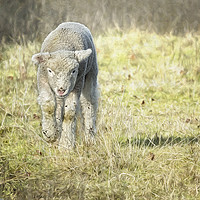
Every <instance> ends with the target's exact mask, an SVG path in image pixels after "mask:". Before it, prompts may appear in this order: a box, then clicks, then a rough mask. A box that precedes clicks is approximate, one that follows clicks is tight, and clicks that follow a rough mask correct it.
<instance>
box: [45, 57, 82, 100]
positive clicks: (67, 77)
mask: <svg viewBox="0 0 200 200" xmlns="http://www.w3.org/2000/svg"><path fill="white" fill-rule="evenodd" d="M78 67H79V63H78V61H77V60H76V59H75V58H74V59H72V58H65V57H63V58H62V57H61V56H59V57H55V58H54V59H53V58H52V59H51V60H49V62H48V63H47V65H46V70H47V76H48V82H49V85H50V87H51V89H52V90H53V91H54V93H55V94H56V96H58V97H60V98H62V97H65V96H67V95H68V94H69V93H70V92H71V91H72V90H73V88H74V86H75V83H76V78H77V75H78Z"/></svg>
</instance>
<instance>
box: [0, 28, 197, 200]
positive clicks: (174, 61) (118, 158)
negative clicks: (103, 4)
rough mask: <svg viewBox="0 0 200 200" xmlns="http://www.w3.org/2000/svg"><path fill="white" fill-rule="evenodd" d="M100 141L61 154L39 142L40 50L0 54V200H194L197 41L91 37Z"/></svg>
mask: <svg viewBox="0 0 200 200" xmlns="http://www.w3.org/2000/svg"><path fill="white" fill-rule="evenodd" d="M94 39H95V45H96V48H97V54H98V64H99V90H100V93H101V98H100V103H99V104H100V105H99V112H98V135H97V142H96V144H95V145H91V146H87V145H85V144H83V143H82V142H81V136H82V134H83V133H82V131H81V128H79V131H78V133H79V134H78V138H77V147H76V149H75V150H73V151H70V152H64V153H63V152H60V151H59V150H58V149H57V148H56V147H55V146H51V145H49V144H48V143H46V142H45V141H44V140H43V139H42V136H41V124H40V121H41V114H40V109H39V106H38V104H37V100H36V99H37V90H36V71H37V69H36V67H35V66H34V65H33V64H32V63H31V56H32V55H33V54H34V53H36V52H38V51H39V49H40V45H41V43H40V42H27V44H26V45H19V44H17V43H14V44H2V45H1V46H0V69H1V70H0V77H1V80H0V122H1V124H0V136H1V141H0V197H2V198H5V199H41V200H42V199H136V200H138V199H139V200H140V199H142V200H143V199H148V200H150V199H152V200H155V199H159V200H160V199H168V200H169V199H173V200H174V199H200V193H199V192H200V167H199V166H200V145H199V131H200V117H199V114H200V105H199V104H200V101H199V94H200V48H199V47H200V35H198V34H192V33H190V34H187V35H185V36H184V37H178V36H173V35H170V34H166V35H158V34H155V33H148V32H144V31H139V30H136V29H135V30H131V31H127V32H122V31H110V32H108V33H107V34H104V35H100V36H97V37H95V38H94Z"/></svg>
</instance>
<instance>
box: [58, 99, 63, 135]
mask: <svg viewBox="0 0 200 200" xmlns="http://www.w3.org/2000/svg"><path fill="white" fill-rule="evenodd" d="M63 114H64V99H61V98H56V124H57V130H58V132H59V138H60V137H61V133H62V121H63Z"/></svg>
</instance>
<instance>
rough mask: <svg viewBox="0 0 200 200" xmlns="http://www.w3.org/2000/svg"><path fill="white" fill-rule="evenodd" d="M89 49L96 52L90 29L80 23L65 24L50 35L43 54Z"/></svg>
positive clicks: (44, 44)
mask: <svg viewBox="0 0 200 200" xmlns="http://www.w3.org/2000/svg"><path fill="white" fill-rule="evenodd" d="M88 48H91V49H92V50H94V44H93V40H92V36H91V33H90V31H89V29H88V28H87V27H86V26H84V25H82V24H79V23H75V22H65V23H62V24H60V25H59V26H58V27H57V28H56V29H55V30H53V31H52V32H51V33H49V35H48V36H47V37H46V38H45V40H44V42H43V44H42V48H41V52H54V51H57V50H69V51H75V50H84V49H88Z"/></svg>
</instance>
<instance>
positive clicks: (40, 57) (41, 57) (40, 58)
mask: <svg viewBox="0 0 200 200" xmlns="http://www.w3.org/2000/svg"><path fill="white" fill-rule="evenodd" d="M50 57H51V54H50V53H49V52H45V53H37V54H34V55H33V56H32V61H33V63H34V64H35V65H38V64H40V63H41V62H44V61H45V60H48V59H49V58H50Z"/></svg>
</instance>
